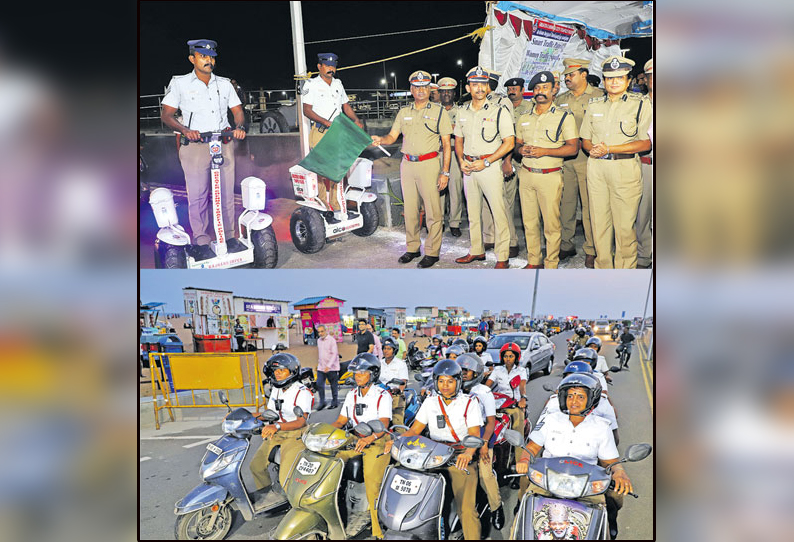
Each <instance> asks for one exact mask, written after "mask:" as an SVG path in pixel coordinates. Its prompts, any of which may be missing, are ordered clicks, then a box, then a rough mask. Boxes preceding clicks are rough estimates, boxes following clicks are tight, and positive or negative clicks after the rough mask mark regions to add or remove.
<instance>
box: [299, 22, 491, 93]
mask: <svg viewBox="0 0 794 542" xmlns="http://www.w3.org/2000/svg"><path fill="white" fill-rule="evenodd" d="M493 28H494V27H493V26H482V27H480V28H478V29H477V30H474V31H473V32H469V33H468V34H465V35H463V36H460V37H459V38H455V39H452V40H449V41H445V42H444V43H438V44H436V45H431V46H430V47H425V48H424V49H417V50H416V51H411V52H409V53H403V54H401V55H397V56H392V57H389V58H381V59H379V60H373V61H371V62H364V63H363V64H356V65H355V66H345V67H344V68H339V69H338V70H337V71H342V70H352V69H353V68H361V67H363V66H371V65H373V64H380V63H381V62H387V61H389V60H395V59H397V58H403V57H406V56H411V55H415V54H418V53H424V52H425V51H429V50H431V49H437V48H438V47H444V46H445V45H449V44H450V43H455V42H456V41H460V40H463V39H466V38H471V39H472V41H474V42H476V41H477V39H482V38H483V36H484V35H485V33H486V32H487V31H488V30H492V29H493ZM318 73H319V72H306V74H305V75H295V76H294V78H295V80H297V81H301V80H304V79H310V78H311V77H312V76H314V75H317V74H318Z"/></svg>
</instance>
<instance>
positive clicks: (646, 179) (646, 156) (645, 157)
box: [634, 59, 653, 267]
mask: <svg viewBox="0 0 794 542" xmlns="http://www.w3.org/2000/svg"><path fill="white" fill-rule="evenodd" d="M645 73H646V74H647V73H653V59H651V60H649V61H648V62H646V63H645ZM648 98H649V99H650V100H651V104H653V98H651V97H650V95H649V96H648ZM640 170H641V171H642V197H641V198H640V208H639V210H638V211H637V223H636V224H635V225H634V229H635V230H637V265H642V266H646V267H647V266H649V265H651V262H652V259H653V236H652V219H653V149H651V150H650V151H649V152H647V153H641V154H640Z"/></svg>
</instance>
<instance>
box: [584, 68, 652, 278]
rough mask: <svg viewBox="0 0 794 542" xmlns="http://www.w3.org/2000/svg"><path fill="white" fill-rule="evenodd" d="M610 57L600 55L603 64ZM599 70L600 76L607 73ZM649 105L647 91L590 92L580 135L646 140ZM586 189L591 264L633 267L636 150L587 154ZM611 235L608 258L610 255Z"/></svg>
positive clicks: (638, 193) (638, 191)
mask: <svg viewBox="0 0 794 542" xmlns="http://www.w3.org/2000/svg"><path fill="white" fill-rule="evenodd" d="M609 62H610V59H607V60H606V61H605V64H608V63H609ZM609 74H610V72H608V71H605V73H604V76H605V77H610V75H609ZM652 115H653V111H652V106H651V102H650V100H649V99H648V97H647V96H644V95H642V94H638V93H635V92H625V93H624V94H623V95H622V96H620V97H618V99H616V100H615V101H611V100H610V99H609V97H608V96H607V95H605V96H604V97H599V98H592V99H591V100H590V102H589V103H588V107H587V112H586V113H585V116H584V120H583V121H582V129H581V131H580V134H579V135H580V137H581V138H582V139H583V140H584V139H589V140H590V141H591V142H592V143H593V144H594V145H595V144H596V143H601V142H603V143H605V144H606V145H608V146H613V145H622V144H625V143H630V142H633V141H641V140H648V139H649V136H648V127H649V126H650V123H651V120H652ZM587 191H588V195H589V197H590V220H591V222H592V224H593V240H594V243H595V249H596V260H595V267H596V269H612V268H613V267H614V268H617V269H634V268H636V267H637V234H636V232H635V230H634V224H635V222H636V220H637V211H638V209H639V204H640V198H641V197H642V173H641V171H640V158H639V156H638V155H637V154H620V155H615V154H612V153H610V154H608V155H606V156H604V157H603V158H593V157H590V158H588V160H587ZM613 241H614V259H613Z"/></svg>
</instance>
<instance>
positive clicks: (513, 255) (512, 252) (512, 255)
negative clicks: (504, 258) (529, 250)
mask: <svg viewBox="0 0 794 542" xmlns="http://www.w3.org/2000/svg"><path fill="white" fill-rule="evenodd" d="M507 255H508V257H510V258H518V247H510V252H509V253H508V254H507Z"/></svg>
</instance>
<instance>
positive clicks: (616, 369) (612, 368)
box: [609, 365, 620, 373]
mask: <svg viewBox="0 0 794 542" xmlns="http://www.w3.org/2000/svg"><path fill="white" fill-rule="evenodd" d="M609 370H610V371H611V372H613V373H619V372H620V367H618V366H617V365H613V366H612V367H610V368H609Z"/></svg>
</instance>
